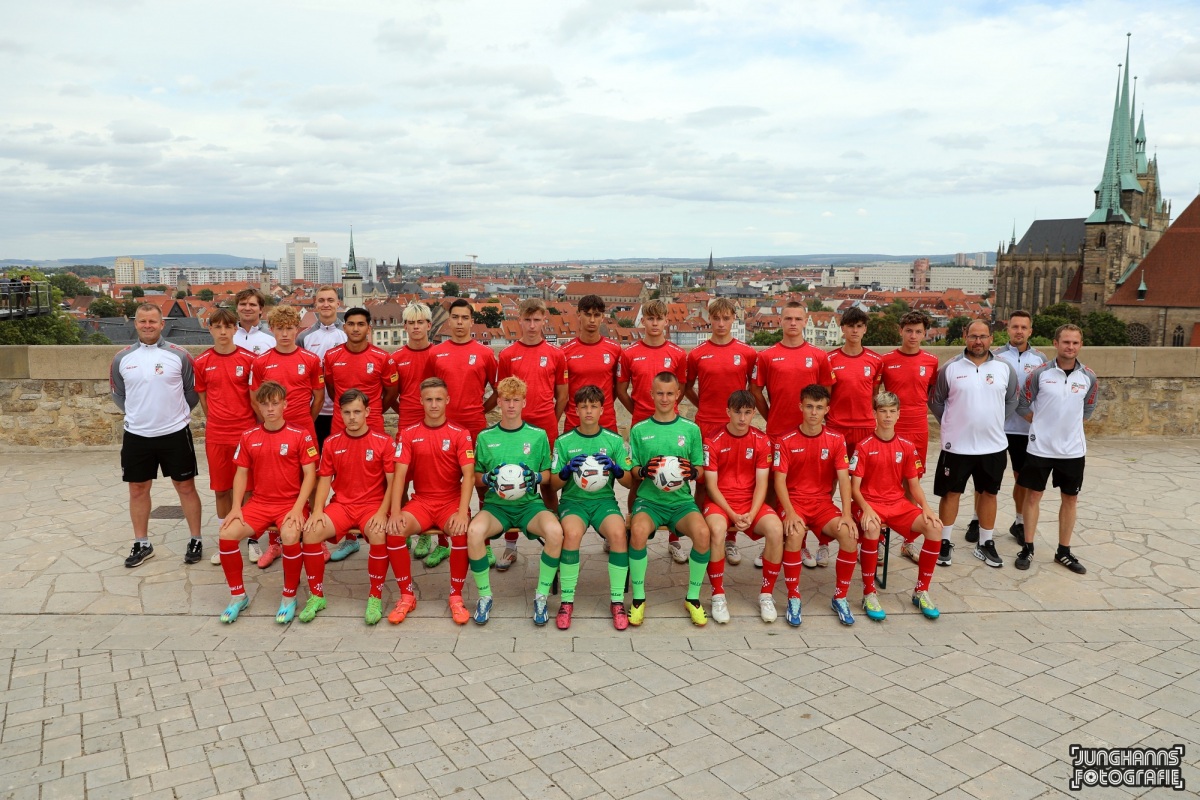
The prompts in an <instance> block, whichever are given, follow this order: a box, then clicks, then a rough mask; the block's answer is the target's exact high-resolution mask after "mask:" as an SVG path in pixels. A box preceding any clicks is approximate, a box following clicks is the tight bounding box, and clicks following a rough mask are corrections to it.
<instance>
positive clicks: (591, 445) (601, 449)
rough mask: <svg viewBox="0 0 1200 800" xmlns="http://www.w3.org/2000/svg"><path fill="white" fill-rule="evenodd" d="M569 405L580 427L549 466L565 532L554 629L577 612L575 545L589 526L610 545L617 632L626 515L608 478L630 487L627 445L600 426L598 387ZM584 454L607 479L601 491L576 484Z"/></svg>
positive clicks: (622, 620)
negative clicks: (559, 501) (574, 611)
mask: <svg viewBox="0 0 1200 800" xmlns="http://www.w3.org/2000/svg"><path fill="white" fill-rule="evenodd" d="M572 399H573V400H574V402H573V403H572V405H573V406H574V408H575V409H576V413H577V414H578V419H579V424H578V425H576V426H575V427H574V428H572V429H571V430H569V431H567V432H566V433H564V434H563V435H562V436H560V437H558V441H556V442H555V443H554V460H553V462H552V463H551V465H550V473H551V474H550V485H551V486H552V487H553V488H554V490H555V491H558V490H559V489H561V490H562V502H561V503H559V506H558V518H559V521H560V522H561V523H562V529H563V551H562V558H561V559H560V560H559V572H560V581H561V583H562V604H561V605H560V606H559V607H558V619H557V623H558V627H559V629H560V630H564V631H565V630H566V629H567V628H569V627H571V612H572V611H573V610H574V608H575V586H576V584H577V583H578V581H579V543H580V542H582V541H583V534H584V533H585V532H586V531H587V529H588V526H591V527H592V528H593V529H594V530H595V531H596V533H598V534H600V535H601V536H603V537H604V540H605V541H606V542H607V543H608V548H609V549H608V583H609V601H610V604H611V609H612V619H613V627H614V628H616V629H617V630H619V631H623V630H625V628H626V627H627V626H628V625H629V616H628V615H627V613H626V611H625V578H626V576H627V575H628V574H629V553H628V551H627V549H626V538H625V517H624V516H622V514H621V509H620V508H619V507H618V506H617V498H616V496H615V494H614V491H613V485H612V483H611V480H617V481H620V483H621V485H622V486H624V487H625V488H629V487H630V486H631V485H632V483H633V477H632V475H631V474H630V471H631V470H630V466H631V465H630V461H629V455H628V453H627V451H626V450H625V442H624V440H622V439H621V437H620V435H618V434H617V433H616V432H615V431H612V430H610V429H608V428H602V427H600V420H601V419H602V418H603V416H604V407H605V395H604V391H603V390H602V389H601V388H600V387H599V386H593V385H588V386H582V387H580V388H579V390H578V391H576V392H575V396H574V397H573V398H572ZM588 456H593V457H594V458H595V459H596V461H598V462H599V463H600V465H601V466H602V467H603V468H604V469H605V471H606V472H607V473H608V477H609V478H610V482H609V483H607V484H606V485H605V486H604V488H603V489H600V490H599V491H594V492H593V491H587V490H585V489H583V488H581V487H580V486H578V485H577V484H576V483H575V479H574V476H575V475H578V474H579V472H580V470H581V469H582V467H583V464H584V462H585V461H586V460H587V458H588Z"/></svg>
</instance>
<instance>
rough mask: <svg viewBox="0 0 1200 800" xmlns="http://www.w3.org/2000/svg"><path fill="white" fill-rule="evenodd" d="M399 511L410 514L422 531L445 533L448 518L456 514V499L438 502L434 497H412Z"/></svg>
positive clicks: (448, 522) (448, 521)
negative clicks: (440, 531) (438, 529)
mask: <svg viewBox="0 0 1200 800" xmlns="http://www.w3.org/2000/svg"><path fill="white" fill-rule="evenodd" d="M400 510H401V511H405V512H407V513H409V514H412V516H413V519H415V520H416V521H417V524H418V525H420V526H421V530H423V531H427V530H429V529H430V528H441V529H442V530H443V531H445V530H446V527H447V526H448V525H449V524H450V518H451V517H453V516H454V515H455V514H457V513H458V498H457V497H455V498H454V499H452V500H449V499H448V500H439V499H437V498H436V497H434V498H425V497H414V498H413V499H412V500H409V501H408V502H407V503H405V504H404V507H403V508H401V509H400Z"/></svg>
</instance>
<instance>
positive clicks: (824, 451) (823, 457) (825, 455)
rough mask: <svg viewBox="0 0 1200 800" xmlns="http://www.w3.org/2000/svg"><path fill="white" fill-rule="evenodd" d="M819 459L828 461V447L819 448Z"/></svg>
mask: <svg viewBox="0 0 1200 800" xmlns="http://www.w3.org/2000/svg"><path fill="white" fill-rule="evenodd" d="M821 460H822V461H828V460H829V448H828V447H822V448H821Z"/></svg>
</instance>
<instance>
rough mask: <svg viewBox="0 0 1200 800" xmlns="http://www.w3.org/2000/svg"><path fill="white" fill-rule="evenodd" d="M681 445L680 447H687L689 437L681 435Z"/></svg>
mask: <svg viewBox="0 0 1200 800" xmlns="http://www.w3.org/2000/svg"><path fill="white" fill-rule="evenodd" d="M679 446H680V447H687V439H685V438H684V437H683V436H680V437H679Z"/></svg>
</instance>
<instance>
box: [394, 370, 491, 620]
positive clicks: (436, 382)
mask: <svg viewBox="0 0 1200 800" xmlns="http://www.w3.org/2000/svg"><path fill="white" fill-rule="evenodd" d="M421 405H422V406H424V408H425V417H424V419H422V421H421V422H419V423H417V424H416V425H410V426H408V427H407V428H405V429H404V430H403V431H401V432H400V434H399V435H398V436H397V437H396V472H397V475H396V481H397V486H402V485H403V483H404V481H405V480H407V478H408V474H409V470H410V469H412V468H413V465H415V464H420V465H421V469H420V471H419V472H418V471H417V470H416V469H412V483H413V496H412V497H411V498H410V499H409V500H408V502H407V503H405V502H404V501H403V493H402V492H400V491H399V490H397V491H396V492H395V493H394V494H393V495H392V509H391V515H390V518H389V520H388V536H387V543H388V552H389V553H390V552H392V550H393V548H400V547H403V546H404V541H405V539H406V538H407V537H409V536H414V535H416V534H419V533H421V532H422V531H426V530H428V529H429V528H431V527H434V526H438V527H440V528H441V529H442V530H443V531H445V532H446V534H448V535H449V536H450V548H451V549H450V616H451V617H452V618H453V619H454V621H455V623H457V624H459V625H466V624H467V620H469V619H470V618H471V615H470V612H468V611H467V608H466V606H464V605H463V599H462V591H463V584H464V583H465V582H466V580H467V565H468V559H467V525H468V524H469V523H470V521H471V511H470V508H471V492H472V490H473V489H474V486H475V444H474V441H475V440H474V437H473V436H471V432H470V431H468V430H466V429H465V428H461V427H459V426H458V425H455V424H454V423H453V422H449V421H447V419H446V411H447V409H448V408H449V405H450V394H449V392H448V391H447V388H446V382H445V381H443V380H442V379H441V378H426V379H425V380H424V381H422V382H421ZM404 602H405V600H404V598H401V601H400V602H399V603H397V604H396V608H395V609H394V610H393V611H392V613H390V614H388V621H389V622H391V623H393V624H395V623H399V622H401V621H403V620H404V616H405V614H407V613H408V611H410V610H411V609H412V608H413V607H415V606H416V601H415V599H414V600H412V605H411V606H408V607H407V608H406V607H405V606H404Z"/></svg>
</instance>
